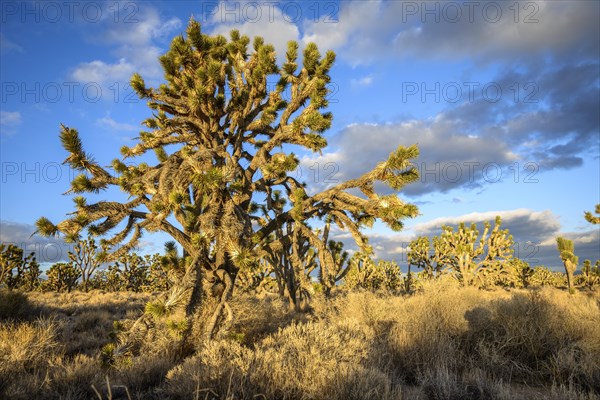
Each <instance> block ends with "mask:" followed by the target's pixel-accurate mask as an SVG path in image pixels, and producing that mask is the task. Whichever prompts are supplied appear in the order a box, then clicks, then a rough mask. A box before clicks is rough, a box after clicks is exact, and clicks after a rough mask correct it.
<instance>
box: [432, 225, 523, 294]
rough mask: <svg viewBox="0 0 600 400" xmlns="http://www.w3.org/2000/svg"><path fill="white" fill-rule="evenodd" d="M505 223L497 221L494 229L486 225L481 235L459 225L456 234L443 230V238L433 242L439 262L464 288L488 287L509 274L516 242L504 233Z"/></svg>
mask: <svg viewBox="0 0 600 400" xmlns="http://www.w3.org/2000/svg"><path fill="white" fill-rule="evenodd" d="M501 224H502V221H501V219H500V217H496V221H495V224H494V227H493V228H491V225H490V223H489V222H485V224H484V231H483V233H482V234H481V236H480V235H479V234H480V232H479V230H478V229H477V226H476V225H475V224H472V225H471V226H470V227H467V226H466V225H465V224H464V223H461V224H459V226H458V228H457V229H456V231H455V230H454V228H452V227H450V226H444V227H442V234H441V235H440V236H439V237H434V238H433V249H434V252H435V253H436V257H437V260H439V261H438V262H439V263H440V264H442V265H444V268H447V269H449V270H450V271H452V273H454V276H455V277H456V278H457V279H458V280H459V282H460V283H461V284H462V285H464V286H477V287H484V286H488V285H491V284H493V283H494V282H496V281H497V280H498V279H500V276H501V275H503V274H507V273H508V272H509V269H508V268H507V262H508V261H509V260H510V259H511V258H512V254H513V249H512V246H513V239H512V236H510V235H509V232H508V229H504V230H501V229H500V226H501Z"/></svg>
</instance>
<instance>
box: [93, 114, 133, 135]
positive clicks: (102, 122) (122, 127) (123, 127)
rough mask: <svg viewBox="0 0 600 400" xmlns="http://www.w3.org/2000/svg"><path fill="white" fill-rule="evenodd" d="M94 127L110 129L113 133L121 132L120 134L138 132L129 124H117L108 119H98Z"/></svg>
mask: <svg viewBox="0 0 600 400" xmlns="http://www.w3.org/2000/svg"><path fill="white" fill-rule="evenodd" d="M96 125H98V126H100V127H103V128H109V129H112V130H115V131H122V132H135V131H137V130H138V128H137V127H136V126H135V125H131V124H127V123H123V122H117V121H115V120H114V119H112V118H110V117H102V118H98V119H97V120H96Z"/></svg>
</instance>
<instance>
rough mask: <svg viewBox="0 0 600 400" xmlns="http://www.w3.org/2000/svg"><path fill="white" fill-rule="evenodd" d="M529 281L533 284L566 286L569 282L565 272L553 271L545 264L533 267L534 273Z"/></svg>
mask: <svg viewBox="0 0 600 400" xmlns="http://www.w3.org/2000/svg"><path fill="white" fill-rule="evenodd" d="M529 282H530V285H531V286H553V287H564V286H565V285H566V284H567V280H566V276H565V274H564V273H562V272H554V271H551V270H550V269H549V268H548V267H545V266H543V265H537V266H535V267H533V274H532V275H531V278H530V279H529Z"/></svg>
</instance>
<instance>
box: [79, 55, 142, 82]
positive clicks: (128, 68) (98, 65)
mask: <svg viewBox="0 0 600 400" xmlns="http://www.w3.org/2000/svg"><path fill="white" fill-rule="evenodd" d="M135 70H136V68H135V66H134V65H133V64H131V63H129V62H127V61H126V60H125V59H124V58H121V59H120V60H119V61H118V62H116V63H105V62H104V61H100V60H95V61H91V62H86V63H81V64H79V65H78V66H77V68H75V70H74V71H73V72H72V74H71V77H72V78H73V79H75V80H77V81H79V82H94V83H98V84H105V83H114V82H121V81H127V80H128V79H129V78H130V77H131V75H132V74H133V73H134V72H135Z"/></svg>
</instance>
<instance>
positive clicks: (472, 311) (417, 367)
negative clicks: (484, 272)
mask: <svg viewBox="0 0 600 400" xmlns="http://www.w3.org/2000/svg"><path fill="white" fill-rule="evenodd" d="M149 298H150V297H149V295H144V294H130V293H101V292H92V293H79V292H75V293H71V294H53V293H34V294H31V295H29V296H28V300H27V302H26V303H22V300H17V301H16V302H15V303H19V304H17V305H18V307H16V309H18V310H19V317H18V318H16V317H15V319H13V320H6V319H5V320H3V322H2V323H1V324H0V360H1V367H0V398H15V399H31V398H39V399H59V398H60V399H91V398H98V394H100V396H101V397H102V398H108V397H109V390H108V389H109V388H108V387H107V379H106V377H107V376H108V377H109V379H108V386H110V389H111V390H110V393H111V396H112V398H115V399H116V398H127V396H130V397H131V398H139V399H290V400H292V399H332V400H335V399H357V400H358V399H361V400H362V399H382V400H399V399H440V400H441V399H448V400H451V399H511V400H512V399H530V398H536V399H550V400H559V399H573V400H579V399H599V398H600V397H599V395H598V394H599V393H600V308H599V307H600V296H599V295H598V293H597V292H596V293H589V292H586V293H584V292H581V293H576V294H575V295H569V294H568V293H566V292H565V291H563V290H559V289H554V288H542V289H536V290H513V291H506V290H500V289H498V290H490V291H482V290H476V289H465V288H458V287H456V286H455V285H454V283H452V282H450V281H447V282H446V281H441V282H435V283H430V284H426V285H425V286H424V289H423V291H422V292H419V293H417V294H415V295H413V296H405V297H400V296H389V295H384V294H373V293H370V292H345V291H342V290H340V291H338V292H336V293H335V296H334V298H333V299H331V300H327V301H326V300H325V299H323V298H319V297H317V298H315V299H314V300H313V303H312V305H313V310H312V312H311V313H309V314H299V313H296V312H294V311H293V310H290V309H289V306H288V304H287V302H285V301H282V300H281V299H278V298H273V297H265V298H262V299H257V298H255V297H245V296H241V297H237V298H236V299H235V300H234V301H232V303H231V307H232V310H233V312H234V315H236V319H235V322H234V323H233V325H231V326H230V327H229V328H228V329H227V330H226V331H225V332H222V334H221V337H220V338H219V339H218V340H215V341H212V342H210V343H198V345H197V347H198V350H197V351H196V354H194V355H193V356H191V357H188V358H186V359H184V360H180V359H178V358H177V357H176V355H175V354H174V353H173V352H171V351H170V350H169V349H170V347H169V346H170V345H171V344H172V343H173V336H170V333H169V331H168V330H166V329H165V330H163V331H161V330H159V331H157V332H155V333H154V334H153V336H147V337H146V338H145V339H144V341H145V343H144V344H143V346H141V348H140V351H141V355H139V356H136V357H131V358H126V359H125V360H126V361H127V362H121V363H119V364H117V365H113V366H112V367H107V366H106V365H103V363H102V360H101V358H100V357H99V354H100V352H101V349H102V347H103V346H104V345H105V344H106V343H109V342H110V341H111V340H112V339H113V337H112V336H111V331H112V329H113V322H114V321H121V320H124V322H123V324H124V325H125V326H127V325H128V324H130V322H127V320H133V319H135V318H136V317H137V316H139V315H140V314H141V313H142V312H143V307H144V303H145V302H146V301H147V300H148V299H149ZM23 310H28V311H27V312H28V313H29V317H28V318H23ZM92 385H94V388H95V389H96V391H95V390H94V389H93V388H92Z"/></svg>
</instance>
